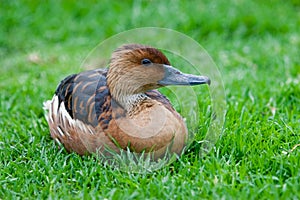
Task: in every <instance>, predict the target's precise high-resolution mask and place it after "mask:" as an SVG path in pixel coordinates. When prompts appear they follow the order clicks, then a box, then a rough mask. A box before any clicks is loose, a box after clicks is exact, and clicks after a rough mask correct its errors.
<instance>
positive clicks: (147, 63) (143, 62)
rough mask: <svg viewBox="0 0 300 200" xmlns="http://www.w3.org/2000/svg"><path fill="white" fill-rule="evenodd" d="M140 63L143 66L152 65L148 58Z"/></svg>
mask: <svg viewBox="0 0 300 200" xmlns="http://www.w3.org/2000/svg"><path fill="white" fill-rule="evenodd" d="M141 63H142V64H143V65H150V64H152V62H151V60H149V59H148V58H144V59H143V60H142V62H141Z"/></svg>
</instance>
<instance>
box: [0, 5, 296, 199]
mask: <svg viewBox="0 0 300 200" xmlns="http://www.w3.org/2000/svg"><path fill="white" fill-rule="evenodd" d="M0 24H1V29H0V57H1V59H0V66H1V67H0V73H1V76H0V89H1V93H0V133H1V134H0V149H1V151H0V165H1V166H0V199H16V198H19V199H23V198H25V199H31V198H43V199H46V198H51V199H52V198H53V199H60V198H64V199H82V198H85V199H98V198H101V199H102V198H107V199H199V198H200V199H223V198H225V199H299V198H300V193H299V188H300V161H299V158H300V147H296V148H295V149H293V147H294V146H295V145H297V144H299V143H300V86H299V85H300V83H299V81H300V57H299V49H300V4H299V3H298V1H296V0H294V1H293V0H289V1H279V0H270V1H267V0H264V1H258V0H254V1H245V0H240V1H237V0H230V1H208V0H204V1H201V2H198V1H195V2H193V1H189V2H184V1H170V2H168V1H129V2H127V3H121V2H115V3H113V2H110V1H102V2H101V3H100V2H93V3H92V2H90V3H87V2H77V1H73V3H69V2H57V1H47V2H44V3H39V2H36V1H1V7H0ZM144 26H158V27H167V28H171V29H175V30H178V31H180V32H183V33H185V34H187V35H189V36H190V37H192V38H193V39H195V40H196V41H198V42H199V43H200V44H202V45H203V47H204V48H205V49H206V50H207V51H208V53H209V54H210V55H211V56H212V58H213V59H214V61H215V62H216V64H217V65H218V66H219V70H220V72H221V74H222V78H223V81H224V85H225V91H226V101H227V115H226V122H225V124H224V132H223V134H222V135H221V136H220V139H219V140H218V142H217V143H216V145H215V147H214V149H213V151H211V152H210V153H209V154H208V155H207V156H206V157H204V158H201V157H199V154H198V151H199V148H200V146H201V144H194V145H193V147H191V149H190V151H188V152H187V153H186V154H185V155H184V156H183V157H182V158H181V159H180V160H178V161H176V162H174V163H173V164H172V165H170V166H166V167H165V168H162V169H161V170H158V171H155V172H153V173H151V174H143V173H142V174H137V173H131V172H122V171H119V170H115V169H112V168H110V167H109V166H103V165H101V164H99V163H98V162H97V161H96V160H95V159H94V158H93V157H91V156H90V157H80V156H78V155H76V154H67V153H66V152H65V150H63V149H61V150H59V149H58V148H57V146H56V145H55V144H54V142H53V141H52V140H51V138H50V136H49V130H48V127H47V124H46V121H45V119H44V113H43V110H42V102H43V101H44V100H46V99H49V98H51V97H52V95H53V92H54V90H55V88H56V85H57V84H58V83H59V81H60V80H61V79H62V78H64V77H65V76H66V75H68V74H71V73H74V72H78V71H79V67H78V66H79V64H80V63H81V62H82V60H83V59H84V58H85V56H86V55H87V54H88V53H89V51H90V50H91V49H92V48H93V47H94V46H95V45H96V44H98V42H100V41H101V40H104V39H105V38H107V37H109V36H112V35H114V34H117V33H119V32H121V31H124V30H128V29H131V28H135V27H144ZM35 56H36V59H35V58H34V57H35ZM199 126H203V124H199ZM292 149H293V150H292Z"/></svg>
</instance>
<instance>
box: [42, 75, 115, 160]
mask: <svg viewBox="0 0 300 200" xmlns="http://www.w3.org/2000/svg"><path fill="white" fill-rule="evenodd" d="M106 73H107V70H92V71H87V72H82V73H79V74H74V75H70V76H68V77H67V78H65V79H64V80H63V81H61V83H60V84H59V86H58V87H57V89H56V92H55V95H54V97H53V98H52V100H49V101H46V102H45V103H44V109H45V110H47V113H46V118H47V121H48V124H49V128H50V133H51V137H52V138H53V139H54V140H56V141H57V142H58V143H62V144H63V145H64V146H65V148H66V149H67V150H68V151H75V152H77V153H78V154H81V155H83V154H86V153H88V152H90V153H91V152H98V151H99V152H103V150H104V148H105V147H108V148H109V149H114V150H115V151H117V150H118V148H117V147H116V145H115V144H114V143H113V142H112V141H111V139H110V137H109V136H107V135H106V134H105V132H104V131H103V130H104V129H105V128H107V126H108V124H109V122H110V120H111V96H110V93H109V89H108V88H107V86H106Z"/></svg>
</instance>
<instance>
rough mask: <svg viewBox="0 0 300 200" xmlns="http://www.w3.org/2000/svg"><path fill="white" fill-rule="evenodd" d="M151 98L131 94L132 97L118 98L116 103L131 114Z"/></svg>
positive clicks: (142, 94)
mask: <svg viewBox="0 0 300 200" xmlns="http://www.w3.org/2000/svg"><path fill="white" fill-rule="evenodd" d="M148 98H149V97H148V96H147V95H146V94H144V93H141V94H130V95H122V96H119V97H117V98H116V101H117V102H118V103H119V104H120V105H121V106H122V107H123V108H124V109H125V110H126V111H127V112H128V113H131V112H132V111H133V110H134V108H136V107H137V106H138V105H139V104H141V103H142V102H143V101H144V100H146V99H148Z"/></svg>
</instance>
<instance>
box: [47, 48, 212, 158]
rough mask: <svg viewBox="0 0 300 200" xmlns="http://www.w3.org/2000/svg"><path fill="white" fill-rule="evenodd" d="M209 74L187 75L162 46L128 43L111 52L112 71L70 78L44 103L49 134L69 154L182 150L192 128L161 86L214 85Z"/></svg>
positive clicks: (88, 73)
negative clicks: (162, 50)
mask: <svg viewBox="0 0 300 200" xmlns="http://www.w3.org/2000/svg"><path fill="white" fill-rule="evenodd" d="M209 83H210V80H209V78H207V77H205V76H196V75H192V74H184V73H182V72H180V71H179V70H177V69H175V68H173V67H172V66H171V65H170V62H169V60H168V59H167V58H166V56H165V55H164V54H163V53H162V52H161V51H159V50H157V49H155V48H153V47H150V46H145V45H140V44H128V45H123V46H121V47H119V48H118V49H116V50H115V51H114V52H113V53H112V56H111V59H110V63H109V67H108V69H96V70H90V71H85V72H81V73H79V74H74V75H70V76H68V77H66V78H65V79H64V80H62V81H61V83H60V84H59V86H58V87H57V89H56V92H55V94H54V96H53V98H52V100H49V101H47V102H45V103H44V107H45V109H46V110H47V114H46V118H47V121H48V124H49V128H50V134H51V137H52V138H53V139H55V140H56V141H57V142H59V143H62V144H63V146H64V147H65V148H66V149H67V151H69V152H72V151H74V152H77V153H78V154H80V155H84V154H88V153H93V152H104V151H105V148H106V147H108V148H109V149H111V150H114V151H116V152H118V151H119V150H120V149H130V150H131V151H132V152H137V153H140V152H143V151H144V152H146V153H148V152H154V156H155V158H159V157H162V156H163V155H164V153H165V152H166V150H168V151H169V152H171V153H176V154H180V153H181V151H182V149H183V147H184V146H185V144H186V141H187V137H188V131H187V127H186V125H185V122H184V120H183V119H182V117H181V116H180V115H179V114H178V113H177V112H176V111H175V109H174V108H173V107H172V105H171V103H170V102H169V100H168V99H167V98H166V97H165V96H164V95H162V94H161V93H160V92H158V91H157V90H155V89H157V88H159V87H163V86H167V85H187V86H189V85H199V84H209Z"/></svg>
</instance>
